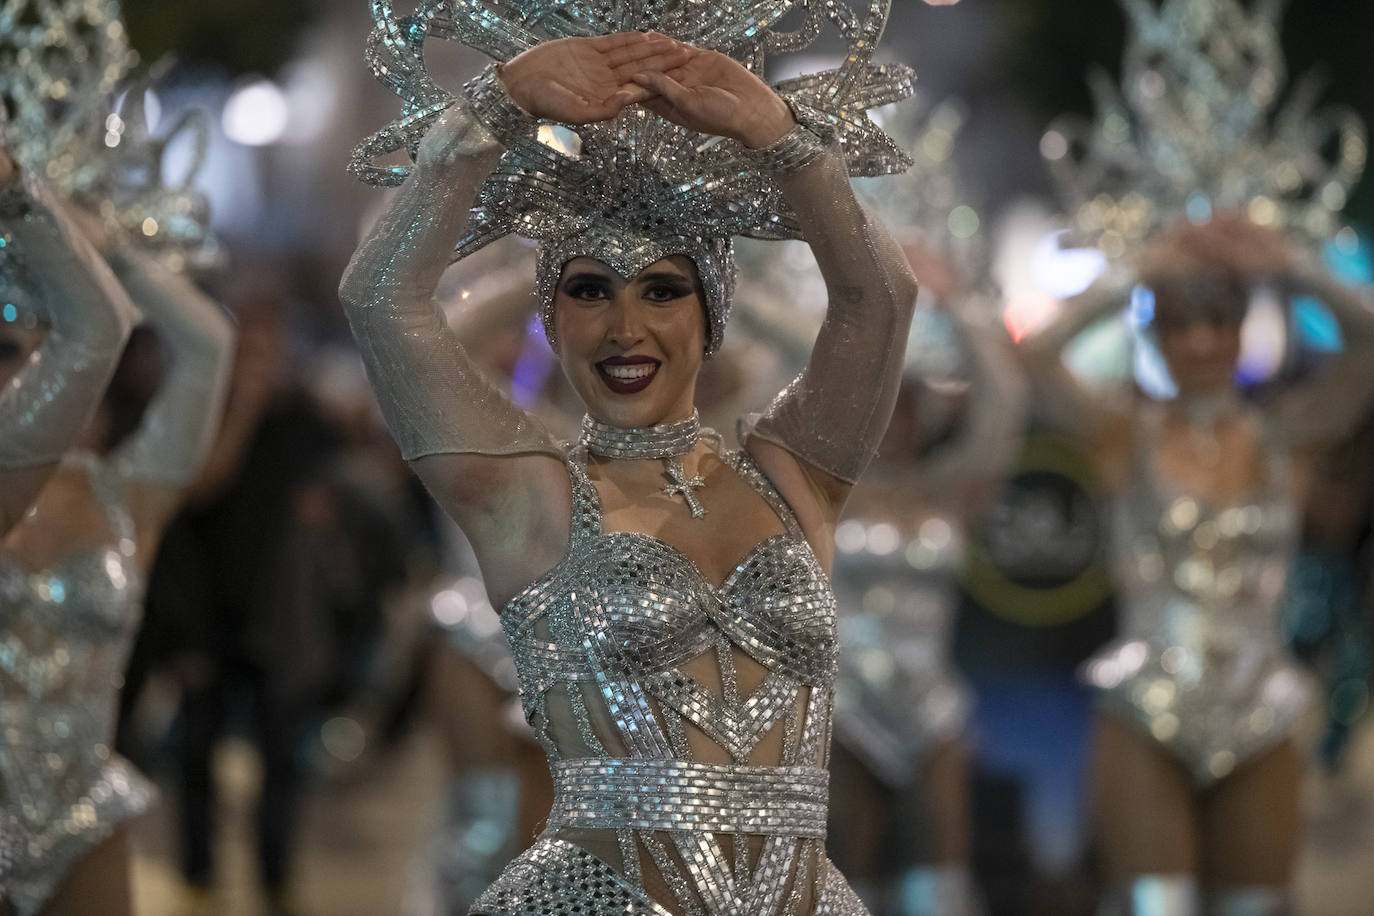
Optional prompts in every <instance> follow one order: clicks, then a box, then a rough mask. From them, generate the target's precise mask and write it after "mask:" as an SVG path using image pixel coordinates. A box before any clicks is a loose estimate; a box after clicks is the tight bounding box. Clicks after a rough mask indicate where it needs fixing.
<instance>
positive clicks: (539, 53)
mask: <svg viewBox="0 0 1374 916" xmlns="http://www.w3.org/2000/svg"><path fill="white" fill-rule="evenodd" d="M689 57H690V50H689V49H688V48H687V47H686V46H685V45H683V44H681V43H680V42H677V41H675V40H673V39H672V38H669V37H667V36H666V35H660V34H658V33H654V32H647V33H646V32H618V33H616V34H614V35H603V36H600V37H597V38H560V39H558V40H556V41H549V42H545V43H544V44H541V45H538V46H536V47H533V48H531V49H529V50H528V51H525V52H524V53H522V54H520V55H519V56H517V57H515V58H513V59H512V60H511V61H510V62H509V63H506V64H504V65H502V67H501V69H500V76H501V82H502V83H504V84H505V86H506V91H507V92H509V93H510V95H511V98H512V99H514V100H515V103H516V104H517V105H519V106H520V107H521V108H523V109H524V110H525V111H528V112H529V113H530V114H532V115H534V116H535V117H537V118H542V119H545V120H549V121H557V122H559V123H562V124H573V125H576V124H590V123H593V122H596V121H608V120H610V119H611V118H614V117H615V116H616V115H618V114H620V111H621V109H623V108H624V107H625V106H626V105H634V104H637V103H640V102H644V101H647V100H649V99H651V98H653V97H654V93H653V91H652V90H650V89H646V88H644V87H642V86H639V85H637V84H636V83H635V82H634V76H635V74H637V73H644V72H658V73H662V72H665V71H667V70H671V69H673V68H675V67H680V66H682V65H683V64H685V63H686V62H687V60H688V58H689Z"/></svg>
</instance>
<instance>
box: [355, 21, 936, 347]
mask: <svg viewBox="0 0 1374 916" xmlns="http://www.w3.org/2000/svg"><path fill="white" fill-rule="evenodd" d="M851 2H857V3H859V4H860V6H861V7H862V8H863V12H862V13H860V12H858V11H856V10H855V9H854V8H853V7H852V6H851V5H850V3H851ZM891 2H892V0H650V2H644V0H504V2H497V0H422V2H421V3H420V6H419V8H418V9H417V10H416V11H415V12H414V13H412V14H410V15H407V16H397V15H396V14H395V13H394V11H393V10H392V7H391V4H390V3H389V2H387V0H374V2H373V4H372V6H373V11H374V15H375V18H376V27H375V29H374V30H373V32H372V35H371V37H370V39H369V47H368V51H367V60H368V63H369V64H370V65H371V67H372V70H373V73H374V74H375V75H376V77H377V78H378V79H379V80H380V81H381V82H382V83H384V84H385V85H386V86H388V87H389V88H390V89H392V90H393V91H394V92H395V93H396V94H397V95H399V96H400V97H401V100H402V114H401V117H400V118H398V119H397V120H395V121H393V122H392V123H391V124H388V125H387V126H386V127H385V128H383V129H382V130H380V131H378V132H377V133H375V134H373V135H372V136H370V137H368V138H367V139H366V140H364V142H363V143H362V144H361V145H359V147H358V148H357V149H356V150H355V152H354V155H353V160H352V162H351V164H350V169H351V170H352V171H353V173H354V174H355V175H357V176H358V177H360V178H361V179H362V180H364V181H366V182H368V183H369V184H372V185H374V186H378V187H389V186H395V185H398V184H400V183H401V182H402V181H403V180H404V179H405V176H406V174H407V172H408V169H407V168H390V167H385V166H380V165H377V164H376V162H377V160H378V159H379V157H382V156H386V155H389V154H392V153H395V152H397V151H400V150H405V151H406V152H407V153H408V154H409V155H410V156H411V157H412V158H413V157H414V155H415V152H416V150H417V149H418V146H419V142H420V139H421V137H423V135H424V133H425V131H426V130H427V129H428V128H429V126H430V125H431V124H432V123H433V122H434V120H435V119H436V118H437V117H438V116H439V114H440V113H441V112H442V111H443V110H444V109H445V108H447V107H448V106H449V105H451V104H453V102H454V101H455V99H456V96H455V95H454V94H453V93H450V92H448V91H447V90H445V89H443V88H441V87H440V86H438V85H437V84H436V83H435V81H434V80H433V79H432V77H431V76H430V74H429V71H428V69H427V67H426V62H425V42H426V39H428V38H431V37H437V38H444V39H450V40H455V41H459V42H462V43H463V44H466V45H469V46H471V47H473V48H476V49H478V50H480V51H483V52H484V53H486V54H488V55H490V56H491V57H493V58H495V59H496V60H497V61H507V60H510V59H511V58H512V57H514V56H515V55H517V54H519V53H520V52H522V51H524V50H526V49H528V48H531V47H534V46H535V45H537V44H539V43H541V42H544V41H548V40H552V39H556V38H564V37H571V36H583V37H591V36H597V35H605V34H609V33H612V32H616V31H622V30H633V29H645V30H647V29H653V30H656V31H659V32H663V33H665V34H668V35H671V36H673V37H674V38H677V39H679V40H681V41H684V42H688V43H690V44H693V45H696V46H698V47H704V48H708V49H712V50H716V51H721V52H723V53H727V54H730V55H732V56H733V57H735V58H736V59H737V60H740V61H741V62H743V63H745V64H746V65H747V66H748V67H750V68H751V69H752V70H753V71H754V72H755V73H760V74H762V73H763V71H764V64H765V62H766V59H767V57H768V55H770V54H774V53H780V52H789V51H797V50H800V49H802V48H805V47H807V46H808V45H810V44H811V43H812V42H814V41H815V40H816V39H817V38H818V37H819V36H820V35H821V33H822V31H823V30H824V28H825V26H826V24H827V23H829V24H831V25H833V26H834V27H835V28H836V29H837V30H838V31H839V33H840V35H841V36H842V38H843V39H844V40H845V41H846V43H847V45H848V53H847V55H846V57H845V60H844V63H843V64H842V65H841V66H839V67H838V68H836V69H834V70H827V71H824V72H821V73H815V74H809V75H806V76H801V77H798V78H795V79H790V80H785V81H783V82H780V83H776V84H774V88H775V89H776V90H777V91H778V92H779V93H780V94H781V95H782V96H783V97H784V98H785V99H787V101H788V102H789V104H790V105H791V106H792V108H793V110H794V111H795V112H797V114H798V117H799V119H801V120H803V121H804V123H806V125H807V126H808V127H810V128H812V129H813V130H816V131H817V132H818V133H824V134H826V135H828V136H833V137H834V138H835V139H837V140H838V141H839V143H840V147H841V149H842V150H843V152H844V155H845V158H846V161H847V164H848V167H849V171H850V174H851V175H854V176H856V177H857V176H875V175H886V174H893V173H896V172H900V171H902V170H904V169H905V168H907V166H909V165H910V159H909V158H908V157H907V156H906V154H905V153H903V152H902V151H901V150H900V149H899V148H898V147H897V146H896V144H894V143H893V142H892V140H891V139H890V138H888V136H887V135H886V134H884V133H883V131H882V130H881V129H880V128H879V127H878V126H877V125H876V124H875V123H874V122H873V121H872V120H870V119H869V117H868V111H869V109H871V108H876V107H879V106H882V105H887V104H889V103H892V102H897V101H900V100H901V99H903V98H905V97H906V96H908V95H910V93H911V91H912V80H913V75H912V73H911V71H910V69H909V68H907V67H905V66H902V65H887V66H879V65H875V64H874V63H873V62H872V59H873V54H874V51H875V50H876V46H877V43H878V40H879V38H880V37H881V36H882V33H883V29H884V27H885V25H886V22H887V14H888V10H889V7H890V6H891ZM783 20H787V21H788V22H795V26H796V27H795V28H791V29H790V30H788V29H786V28H784V27H783V26H782V22H783ZM502 139H503V141H507V146H508V150H507V152H506V154H505V156H504V157H503V158H502V160H501V164H500V165H499V166H498V167H497V169H496V171H495V172H494V173H493V175H492V176H491V178H490V179H489V180H488V182H487V183H486V185H485V186H484V187H483V189H482V191H481V193H480V195H479V197H478V200H477V202H476V204H475V205H474V207H473V212H472V218H471V220H470V221H469V224H468V231H467V234H466V235H465V237H464V238H463V239H462V240H461V241H460V242H459V243H458V246H457V248H456V250H455V252H454V257H455V259H457V258H461V257H463V256H465V255H467V254H470V253H472V252H474V251H476V250H478V249H479V248H482V247H483V246H485V245H488V244H490V243H491V242H493V241H495V240H497V239H499V238H501V237H503V236H506V235H510V234H516V235H522V236H525V237H527V238H533V239H537V240H538V241H539V242H540V243H541V253H540V259H539V264H540V266H539V278H538V285H539V291H540V294H541V297H542V305H543V314H544V318H545V322H544V324H545V330H546V333H548V335H549V338H550V342H552V343H554V344H555V345H556V340H555V339H554V335H553V327H552V321H551V320H550V318H551V314H552V298H553V290H554V286H555V284H556V282H557V279H558V274H559V272H560V271H561V269H562V266H563V265H564V264H566V263H567V262H568V261H569V260H570V259H572V258H573V257H577V256H579V255H590V256H593V257H596V258H598V259H600V260H602V261H605V262H606V263H608V264H610V265H611V266H612V267H614V268H615V269H616V270H617V271H619V272H620V273H621V274H625V275H633V274H635V273H638V272H639V271H640V270H642V269H643V268H644V267H647V266H648V265H649V264H651V263H653V262H654V261H656V260H659V259H660V258H663V257H665V256H667V255H672V254H684V255H687V256H688V257H691V258H692V259H693V261H694V262H695V263H696V266H697V271H698V273H699V274H700V277H701V281H702V285H703V288H704V290H705V294H706V300H707V301H706V306H707V311H708V317H709V328H708V335H707V336H708V341H707V353H708V354H710V353H713V352H715V350H716V349H718V348H719V346H720V343H721V340H722V338H723V335H724V329H725V322H726V318H727V316H728V314H729V309H730V304H731V298H732V295H733V291H734V273H735V269H734V257H733V245H732V238H733V237H734V236H736V235H746V236H752V237H755V238H764V239H786V238H797V237H799V230H798V227H797V223H796V220H795V218H794V217H793V215H792V214H791V212H790V211H789V210H788V208H787V206H786V204H785V202H784V201H783V200H782V195H781V193H780V192H779V190H778V187H777V184H776V182H775V180H774V178H773V175H772V172H771V170H770V169H769V168H767V167H765V166H764V165H762V164H761V162H760V161H759V159H758V157H756V156H751V155H750V153H749V151H747V150H745V149H743V148H742V147H741V146H740V145H739V144H737V143H735V142H734V141H728V140H721V139H720V138H716V137H708V136H704V135H702V134H698V133H695V132H693V131H688V130H685V129H683V128H681V127H679V126H677V125H675V124H672V123H670V122H668V121H666V120H664V119H662V118H660V117H658V116H657V115H654V114H652V113H651V112H649V111H647V110H645V109H642V108H639V107H632V108H629V109H626V111H624V112H623V113H622V114H621V115H620V116H619V117H618V118H616V119H614V120H612V121H610V122H607V123H604V124H594V125H585V126H580V127H578V128H577V129H576V131H575V132H573V131H570V130H568V129H566V128H561V127H558V126H556V125H552V124H542V125H539V126H538V127H537V128H533V129H530V130H527V131H526V132H525V133H524V134H523V135H521V136H516V137H513V138H505V137H503V138H502Z"/></svg>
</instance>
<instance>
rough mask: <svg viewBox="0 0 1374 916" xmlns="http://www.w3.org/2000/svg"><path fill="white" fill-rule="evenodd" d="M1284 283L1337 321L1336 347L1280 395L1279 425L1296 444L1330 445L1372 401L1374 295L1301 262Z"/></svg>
mask: <svg viewBox="0 0 1374 916" xmlns="http://www.w3.org/2000/svg"><path fill="white" fill-rule="evenodd" d="M1287 286H1288V287H1289V291H1290V292H1291V293H1294V294H1298V295H1302V294H1307V295H1311V296H1315V297H1316V298H1318V299H1320V300H1321V301H1322V302H1323V303H1324V304H1325V305H1326V306H1327V307H1328V308H1329V309H1331V311H1332V312H1333V313H1334V314H1335V316H1336V320H1337V321H1339V322H1340V326H1341V353H1340V355H1339V356H1338V357H1336V359H1335V360H1334V361H1333V363H1332V364H1331V365H1329V366H1325V367H1323V369H1322V370H1321V371H1319V372H1318V373H1317V374H1316V375H1315V376H1314V377H1313V378H1312V379H1311V380H1309V381H1306V382H1302V383H1299V384H1297V385H1295V386H1294V387H1292V388H1290V389H1288V390H1287V391H1286V392H1284V393H1283V394H1282V395H1280V397H1279V403H1278V419H1279V425H1280V428H1281V429H1282V431H1283V433H1284V434H1285V436H1286V437H1287V441H1288V442H1289V443H1290V444H1291V445H1293V446H1294V447H1296V448H1299V449H1320V448H1329V447H1331V446H1333V445H1335V444H1337V443H1339V442H1340V441H1342V440H1344V439H1345V438H1346V437H1347V436H1349V435H1350V434H1351V433H1352V432H1354V431H1355V429H1356V427H1357V426H1358V425H1359V423H1360V422H1361V421H1362V420H1364V419H1365V418H1366V417H1367V416H1368V414H1369V411H1370V407H1371V405H1372V404H1374V297H1371V296H1370V295H1369V294H1368V293H1367V292H1365V293H1361V292H1359V291H1356V290H1354V289H1351V288H1350V287H1348V286H1346V285H1345V284H1344V283H1341V282H1340V281H1338V280H1336V279H1335V278H1334V277H1332V276H1331V275H1330V274H1328V273H1327V272H1326V271H1324V270H1322V269H1321V268H1320V267H1319V266H1317V265H1316V264H1307V263H1302V262H1299V264H1298V266H1295V267H1294V268H1293V270H1292V272H1291V273H1290V274H1289V277H1288V282H1287Z"/></svg>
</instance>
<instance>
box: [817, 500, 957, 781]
mask: <svg viewBox="0 0 1374 916" xmlns="http://www.w3.org/2000/svg"><path fill="white" fill-rule="evenodd" d="M836 548H837V549H836V552H835V569H834V577H835V597H836V600H837V601H838V603H839V608H840V618H839V633H840V677H839V682H838V684H837V685H836V691H835V739H836V740H837V741H839V742H840V743H841V744H843V745H844V746H845V747H846V748H847V749H848V750H849V751H850V753H852V754H854V755H855V756H856V757H858V758H859V760H861V761H862V762H863V763H864V765H865V766H866V767H867V768H868V770H869V771H870V772H871V773H872V774H873V775H874V776H875V777H876V778H877V779H879V780H881V781H882V782H883V783H884V784H885V785H886V786H887V787H888V788H890V789H892V790H894V791H901V790H903V789H907V788H909V787H911V784H912V782H913V781H914V780H915V779H916V778H917V777H918V776H919V775H920V774H921V768H922V766H923V765H924V763H925V761H926V758H927V757H928V755H929V754H930V752H931V751H933V750H935V749H936V748H937V747H939V746H940V745H941V744H942V743H944V742H946V741H950V740H953V739H954V738H957V737H958V736H959V735H960V734H962V732H963V730H964V727H965V725H966V723H967V721H968V716H969V712H970V709H971V707H972V700H971V696H970V693H969V690H968V687H967V685H966V684H964V682H963V680H962V678H960V677H959V675H958V674H957V673H956V672H955V671H954V669H953V665H952V663H951V661H950V643H951V641H952V639H953V626H954V612H955V609H956V607H957V604H958V574H959V569H960V567H961V565H962V562H963V556H964V538H963V530H962V526H960V525H959V524H958V520H957V519H953V518H949V517H945V516H941V515H930V516H928V517H926V518H925V519H923V520H922V522H921V524H920V525H919V526H917V527H916V528H915V530H913V531H910V532H905V531H902V530H901V529H900V528H898V527H897V526H895V525H893V524H891V523H889V522H887V521H877V520H865V519H859V518H852V519H846V520H845V521H843V522H841V523H840V526H839V528H838V531H837V536H836Z"/></svg>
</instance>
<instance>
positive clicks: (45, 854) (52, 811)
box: [0, 454, 152, 916]
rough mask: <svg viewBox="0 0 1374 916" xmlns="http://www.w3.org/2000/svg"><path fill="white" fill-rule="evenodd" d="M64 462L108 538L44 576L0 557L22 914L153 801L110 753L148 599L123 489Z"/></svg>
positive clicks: (16, 882) (88, 463) (3, 793)
mask: <svg viewBox="0 0 1374 916" xmlns="http://www.w3.org/2000/svg"><path fill="white" fill-rule="evenodd" d="M64 462H65V463H67V464H68V465H69V466H70V465H72V464H74V463H75V464H77V465H79V466H81V467H83V468H84V469H85V471H86V473H87V475H88V478H89V480H90V486H91V489H92V492H93V493H94V494H95V497H96V499H97V500H99V502H100V504H101V505H102V506H103V507H104V508H105V510H106V514H107V516H108V519H109V525H110V534H111V536H110V538H109V539H108V540H107V541H106V542H105V543H100V544H97V545H93V546H89V547H86V548H83V549H80V550H77V551H75V552H73V553H71V554H68V555H67V556H64V557H62V558H61V559H60V560H58V561H57V562H55V563H53V564H51V565H50V566H49V567H48V568H47V569H42V570H30V569H27V568H25V567H23V566H22V565H20V564H19V563H18V562H17V561H16V560H15V559H14V558H13V557H11V556H8V555H7V554H6V553H4V552H0V729H3V732H0V735H3V741H0V811H3V813H4V814H5V815H7V817H3V818H0V830H4V829H8V830H22V831H23V833H24V836H23V842H22V843H19V844H17V846H16V848H15V850H14V855H13V861H12V862H11V863H10V865H11V872H10V874H9V875H8V876H7V877H6V879H5V882H4V890H5V892H6V895H7V897H8V899H9V901H10V902H11V904H12V905H13V906H14V908H15V910H16V912H17V913H18V914H19V916H28V914H33V913H37V912H38V911H39V910H41V909H42V907H43V904H44V902H45V901H46V900H47V899H48V898H49V897H50V896H51V895H52V893H53V892H54V891H55V890H56V889H57V887H58V886H59V885H60V884H61V882H62V880H63V878H65V877H66V874H67V872H68V871H69V870H70V869H71V867H72V866H73V865H74V864H75V863H76V862H77V860H79V859H80V858H81V857H82V856H83V855H85V854H86V853H87V852H89V851H90V850H91V849H92V848H93V847H95V846H96V845H97V844H99V843H100V842H101V841H103V840H104V839H105V838H106V837H107V836H109V834H110V833H111V831H112V830H113V829H114V827H115V826H116V825H117V824H119V823H120V822H122V821H124V820H126V819H127V818H130V817H132V816H134V815H136V814H139V813H140V812H142V811H144V810H145V809H146V808H147V807H148V804H149V802H150V800H151V797H152V789H151V787H150V786H149V784H148V783H147V782H146V781H145V780H144V779H143V777H141V776H140V775H138V773H137V772H136V771H135V770H134V769H133V768H132V767H131V766H129V764H128V763H126V762H125V761H124V760H123V759H121V758H120V757H118V756H116V755H115V754H114V752H113V751H112V750H111V744H112V743H113V740H114V726H115V695H116V693H117V691H118V689H119V684H120V681H121V678H122V676H123V672H124V664H125V661H126V660H127V657H128V653H129V649H130V647H131V644H132V642H133V638H134V633H135V631H136V630H137V627H138V621H139V618H140V615H141V613H142V594H143V581H142V576H141V574H140V572H139V569H138V567H137V565H136V564H135V562H134V532H133V521H132V519H131V517H130V515H129V511H128V508H127V506H126V503H125V498H124V487H123V481H122V480H121V478H120V477H119V475H118V473H117V472H116V470H115V468H114V467H113V466H112V465H111V464H109V463H102V462H100V461H99V460H98V459H96V458H95V457H94V456H92V455H89V454H69V455H68V456H67V457H66V458H65V459H64ZM21 524H27V522H24V523H21Z"/></svg>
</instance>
